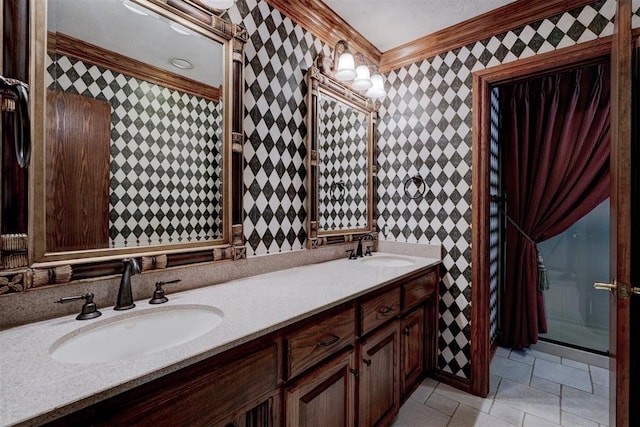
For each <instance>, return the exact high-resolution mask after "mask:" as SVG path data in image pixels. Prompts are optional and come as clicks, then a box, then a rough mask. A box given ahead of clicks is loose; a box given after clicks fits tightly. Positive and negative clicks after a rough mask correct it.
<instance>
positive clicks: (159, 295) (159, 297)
mask: <svg viewBox="0 0 640 427" xmlns="http://www.w3.org/2000/svg"><path fill="white" fill-rule="evenodd" d="M179 281H180V279H175V280H168V281H166V282H161V281H160V282H156V290H155V291H153V297H152V298H151V299H150V300H149V304H162V303H165V302H167V301H169V299H168V298H167V297H166V296H164V289H162V287H163V286H164V285H167V284H169V283H178V282H179Z"/></svg>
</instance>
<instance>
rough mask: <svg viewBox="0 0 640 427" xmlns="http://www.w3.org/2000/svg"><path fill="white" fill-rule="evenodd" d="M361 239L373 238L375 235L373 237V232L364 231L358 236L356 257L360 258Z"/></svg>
mask: <svg viewBox="0 0 640 427" xmlns="http://www.w3.org/2000/svg"><path fill="white" fill-rule="evenodd" d="M363 240H375V237H373V234H371V233H365V234H363V235H362V236H360V239H358V247H357V248H356V257H358V258H362V241H363ZM369 255H370V253H369Z"/></svg>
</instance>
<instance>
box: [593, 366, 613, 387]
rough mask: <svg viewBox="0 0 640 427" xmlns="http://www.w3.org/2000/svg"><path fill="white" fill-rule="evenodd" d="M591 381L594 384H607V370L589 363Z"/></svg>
mask: <svg viewBox="0 0 640 427" xmlns="http://www.w3.org/2000/svg"><path fill="white" fill-rule="evenodd" d="M589 371H590V372H591V381H593V383H594V384H603V385H606V386H609V370H608V369H603V368H599V367H597V366H593V365H590V366H589Z"/></svg>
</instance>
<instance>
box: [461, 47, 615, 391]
mask: <svg viewBox="0 0 640 427" xmlns="http://www.w3.org/2000/svg"><path fill="white" fill-rule="evenodd" d="M609 52H610V41H609V40H606V39H597V40H594V41H592V42H586V43H581V44H579V45H576V46H573V47H570V48H565V49H562V50H560V51H554V52H549V53H547V54H543V55H537V56H535V57H531V58H527V59H523V60H519V61H516V62H514V63H509V64H504V65H500V66H497V67H493V68H490V69H486V70H482V71H479V72H476V73H474V103H473V109H474V111H478V112H479V114H475V115H474V123H473V152H472V154H473V184H472V185H473V189H474V191H473V193H472V198H473V200H472V204H473V206H474V209H473V211H472V223H473V225H472V228H473V233H472V266H473V268H472V280H471V281H472V283H473V286H472V319H471V335H472V336H473V338H474V339H473V340H472V341H471V347H472V348H471V352H472V368H471V369H472V378H473V381H472V384H471V391H472V392H473V393H474V394H477V395H480V396H486V395H488V393H489V389H490V372H489V364H490V361H491V358H492V355H493V352H495V351H496V348H497V343H498V342H499V338H498V337H499V333H500V326H501V325H499V324H497V325H496V324H495V323H496V322H495V321H494V322H493V324H492V322H491V319H496V318H499V317H500V316H499V315H496V314H495V312H494V311H495V310H497V309H498V308H499V307H500V306H501V305H502V304H501V303H500V302H498V303H496V302H495V301H496V299H497V298H498V295H499V293H498V295H496V292H491V291H492V279H493V283H494V284H495V282H496V280H497V281H498V283H500V280H503V279H502V278H501V277H500V276H501V271H500V269H496V265H495V260H494V263H493V264H492V262H491V261H492V258H497V259H499V260H501V261H502V262H504V259H503V257H504V251H502V254H500V253H499V254H498V255H497V256H496V253H495V250H492V244H494V245H495V241H496V236H495V235H494V236H492V231H493V232H494V233H495V231H496V229H497V230H498V233H500V230H502V229H504V224H502V223H498V224H497V226H496V224H495V218H496V217H498V218H499V217H500V216H499V215H497V214H498V212H497V210H498V206H496V202H497V200H495V199H494V200H492V198H491V195H492V194H493V193H492V185H493V184H492V179H493V180H495V179H496V176H493V178H492V167H493V166H492V149H491V146H492V138H491V137H492V133H493V132H492V130H493V129H492V126H491V122H492V120H491V118H492V117H491V112H492V110H491V108H490V107H491V97H492V93H493V92H494V91H493V89H494V88H495V87H500V86H501V85H507V84H511V83H514V82H518V81H523V80H528V79H533V78H535V77H540V76H544V75H549V74H555V73H562V72H565V71H568V70H573V69H577V68H580V67H587V66H590V65H594V64H601V63H603V62H606V61H607V60H608V58H609ZM494 96H495V95H494ZM493 143H495V142H493ZM494 163H495V159H494ZM494 184H495V183H494ZM492 218H494V221H493V224H492V222H491V219H492ZM499 221H503V219H499ZM498 241H499V236H498ZM498 246H500V245H498ZM494 249H495V248H494ZM498 249H499V248H498ZM605 256H606V255H605ZM605 279H606V278H605ZM498 286H499V285H498ZM492 332H493V333H492Z"/></svg>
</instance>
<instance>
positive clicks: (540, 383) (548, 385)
mask: <svg viewBox="0 0 640 427" xmlns="http://www.w3.org/2000/svg"><path fill="white" fill-rule="evenodd" d="M530 385H531V387H534V388H537V389H538V390H542V391H546V392H549V393H553V394H557V395H558V396H560V384H558V383H556V382H553V381H549V380H545V379H544V378H540V377H536V376H535V375H534V376H532V377H531V383H530Z"/></svg>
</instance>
